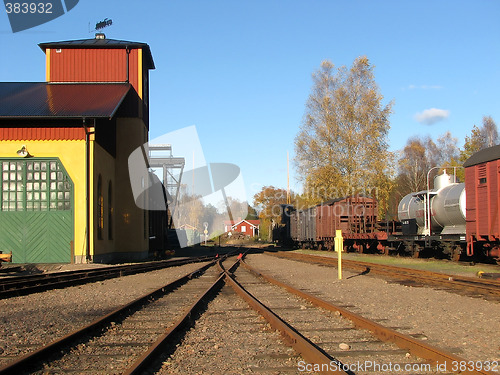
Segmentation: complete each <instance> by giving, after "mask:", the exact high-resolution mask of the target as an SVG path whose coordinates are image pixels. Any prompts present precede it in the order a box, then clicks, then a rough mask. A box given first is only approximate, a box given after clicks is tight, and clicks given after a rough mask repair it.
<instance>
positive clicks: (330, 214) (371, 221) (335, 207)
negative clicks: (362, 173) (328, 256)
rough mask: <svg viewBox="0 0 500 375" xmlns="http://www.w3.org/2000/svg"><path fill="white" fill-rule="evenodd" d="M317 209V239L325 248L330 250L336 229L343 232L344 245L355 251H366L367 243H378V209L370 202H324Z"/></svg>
mask: <svg viewBox="0 0 500 375" xmlns="http://www.w3.org/2000/svg"><path fill="white" fill-rule="evenodd" d="M316 209H317V212H316V238H317V240H318V241H319V242H322V243H323V244H324V245H325V246H326V247H328V248H330V247H332V246H333V243H334V238H335V234H336V230H338V229H340V230H342V237H343V238H344V245H345V246H346V247H351V248H353V249H355V250H358V251H362V250H363V248H366V247H369V246H370V240H375V239H377V233H376V223H377V218H378V205H377V201H376V200H375V199H373V198H369V197H362V196H350V197H346V198H339V199H334V200H331V201H328V202H324V203H323V204H322V205H319V206H317V208H316ZM367 240H368V241H367Z"/></svg>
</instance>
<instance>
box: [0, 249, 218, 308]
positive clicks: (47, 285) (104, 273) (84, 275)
mask: <svg viewBox="0 0 500 375" xmlns="http://www.w3.org/2000/svg"><path fill="white" fill-rule="evenodd" d="M212 259H214V257H211V256H205V257H199V258H183V259H174V260H172V259H171V260H165V261H155V262H145V263H135V264H128V265H122V266H110V267H102V268H98V269H87V270H76V271H64V272H52V273H44V274H37V275H25V276H12V277H8V278H3V279H0V299H3V298H9V297H15V296H22V295H27V294H31V293H38V292H43V291H46V290H50V289H56V288H65V287H68V286H75V285H81V284H86V283H91V282H95V281H101V280H106V279H111V278H115V277H121V276H126V275H133V274H137V273H142V272H150V271H154V270H158V269H162V268H168V267H176V266H180V265H183V264H188V263H194V262H206V261H209V260H212Z"/></svg>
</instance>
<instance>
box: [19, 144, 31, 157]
mask: <svg viewBox="0 0 500 375" xmlns="http://www.w3.org/2000/svg"><path fill="white" fill-rule="evenodd" d="M17 154H18V155H19V156H20V157H22V158H31V157H33V155H30V153H29V152H28V149H27V148H26V146H25V145H23V147H21V149H20V150H17Z"/></svg>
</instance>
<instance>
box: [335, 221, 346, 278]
mask: <svg viewBox="0 0 500 375" xmlns="http://www.w3.org/2000/svg"><path fill="white" fill-rule="evenodd" d="M343 249H344V238H343V237H342V230H340V229H338V230H337V231H336V232H335V251H336V252H337V259H338V270H339V280H342V250H343Z"/></svg>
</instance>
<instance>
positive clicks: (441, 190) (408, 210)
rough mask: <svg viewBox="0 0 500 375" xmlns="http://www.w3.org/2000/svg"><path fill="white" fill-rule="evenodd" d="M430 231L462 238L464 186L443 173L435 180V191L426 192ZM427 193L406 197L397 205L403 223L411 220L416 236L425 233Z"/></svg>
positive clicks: (424, 191)
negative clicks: (415, 228)
mask: <svg viewBox="0 0 500 375" xmlns="http://www.w3.org/2000/svg"><path fill="white" fill-rule="evenodd" d="M429 197H430V206H431V231H432V233H433V234H437V233H441V234H464V235H465V184H464V183H456V182H454V176H451V175H448V174H447V173H446V171H444V173H443V174H441V175H439V176H436V177H435V178H434V189H432V190H430V191H429ZM426 199H427V190H423V191H420V192H417V193H410V194H408V195H406V196H405V197H404V198H403V199H402V200H401V202H399V206H398V217H399V221H401V222H402V223H410V222H412V221H414V222H415V223H416V225H417V227H418V228H417V234H424V229H425V212H426V210H425V204H424V201H426Z"/></svg>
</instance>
